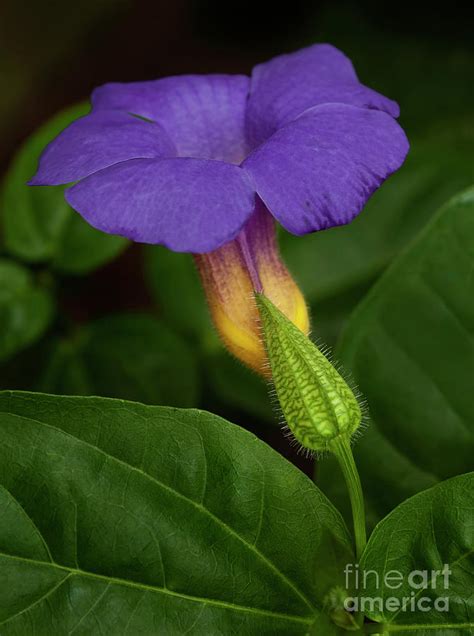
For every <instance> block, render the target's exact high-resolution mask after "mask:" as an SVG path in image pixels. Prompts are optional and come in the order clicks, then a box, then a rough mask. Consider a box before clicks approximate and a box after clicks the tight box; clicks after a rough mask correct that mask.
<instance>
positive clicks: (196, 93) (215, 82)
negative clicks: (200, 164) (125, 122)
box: [92, 75, 250, 164]
mask: <svg viewBox="0 0 474 636" xmlns="http://www.w3.org/2000/svg"><path fill="white" fill-rule="evenodd" d="M249 81H250V80H249V78H248V77H245V76H243V75H182V76H178V77H166V78H164V79H160V80H156V81H153V82H136V83H132V84H106V85H105V86H101V87H100V88H98V89H96V90H95V91H94V93H93V94H92V104H93V107H94V109H95V110H98V109H103V108H117V109H119V110H125V111H129V112H132V113H135V114H137V115H142V116H143V117H147V118H149V119H152V120H153V121H156V122H159V123H160V124H162V125H163V126H164V128H165V129H166V131H167V132H168V134H169V136H170V137H171V139H172V140H173V142H174V143H175V145H176V148H177V150H178V154H179V155H180V156H182V157H201V158H204V159H218V160H222V161H228V162H231V163H237V164H238V163H240V162H241V161H242V159H243V158H244V156H245V155H246V145H245V109H246V102H247V96H248V90H249Z"/></svg>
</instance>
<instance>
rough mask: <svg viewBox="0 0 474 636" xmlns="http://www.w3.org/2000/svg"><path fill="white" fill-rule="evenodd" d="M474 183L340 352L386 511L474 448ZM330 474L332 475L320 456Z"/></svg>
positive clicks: (387, 282) (370, 487)
mask: <svg viewBox="0 0 474 636" xmlns="http://www.w3.org/2000/svg"><path fill="white" fill-rule="evenodd" d="M473 271H474V189H470V190H468V191H467V192H465V193H463V194H461V195H459V196H458V197H456V198H455V199H453V200H452V201H451V202H450V203H448V204H447V205H446V206H445V207H443V208H442V209H441V211H440V213H439V214H438V215H437V216H436V218H434V219H433V220H432V222H431V223H430V224H429V225H428V226H427V227H426V228H425V230H424V231H423V232H422V233H421V234H420V235H419V236H418V237H417V238H416V240H415V241H414V242H413V243H412V244H411V245H410V247H409V248H408V249H407V250H406V251H405V252H404V253H403V254H402V255H400V257H399V258H398V259H397V260H396V262H394V263H393V265H392V267H391V268H390V269H389V270H388V271H387V272H386V274H385V275H384V276H383V277H382V278H381V279H380V280H379V282H378V283H377V284H376V285H375V286H374V288H373V289H372V291H371V293H370V294H369V295H368V296H367V298H366V299H365V301H364V302H363V303H362V304H361V305H360V306H359V308H358V310H357V311H356V313H355V314H354V316H353V318H352V320H351V321H350V324H349V327H348V329H347V330H346V332H345V334H344V337H343V339H342V343H341V347H340V351H339V358H340V359H342V362H343V364H344V366H345V367H346V368H347V369H349V370H350V371H351V372H352V374H353V376H354V379H355V381H356V383H357V384H358V385H359V388H360V390H361V392H362V394H363V395H364V396H365V397H366V398H367V401H368V405H369V410H370V414H371V419H372V423H371V426H370V427H369V428H368V430H367V431H366V432H365V434H364V435H363V437H362V439H361V440H360V441H359V443H358V444H357V445H356V446H355V449H354V450H355V455H356V461H357V464H358V467H359V470H360V472H361V478H362V482H363V485H364V492H365V493H366V496H367V498H368V500H369V504H370V505H371V508H372V509H373V510H374V511H375V512H376V514H377V516H378V517H379V518H380V517H381V516H383V515H384V514H386V513H387V512H388V511H389V510H391V509H392V508H393V507H395V506H396V505H397V504H398V503H400V502H401V501H403V500H404V499H406V498H407V497H408V496H411V495H413V494H415V493H416V492H418V491H420V490H423V489H425V488H428V487H429V486H432V485H434V484H436V483H437V482H438V481H440V480H444V479H446V478H449V477H452V476H454V475H457V474H461V473H465V472H468V471H469V470H471V469H472V465H473V464H472V458H473V456H474V418H473V417H472V414H473V413H474V392H473V390H472V378H473V377H474V338H473V335H474V276H473ZM321 474H322V482H321V483H322V484H323V487H324V488H325V489H327V490H328V491H330V490H331V486H332V484H333V482H334V481H337V478H335V476H334V473H333V466H332V463H331V462H323V463H322V464H321Z"/></svg>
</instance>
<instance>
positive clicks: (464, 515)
mask: <svg viewBox="0 0 474 636" xmlns="http://www.w3.org/2000/svg"><path fill="white" fill-rule="evenodd" d="M473 519H474V473H470V474H468V475H462V476H460V477H454V478H452V479H450V480H448V481H446V482H443V483H441V484H438V485H437V486H435V487H434V488H430V489H429V490H426V491H424V492H422V493H419V494H418V495H415V496H414V497H412V498H411V499H409V500H408V501H405V502H404V503H402V504H401V505H400V506H399V507H398V508H396V509H395V510H394V511H393V512H392V513H391V514H390V515H389V516H388V517H386V518H385V519H383V521H381V522H380V524H379V525H378V526H377V527H376V529H375V530H374V533H373V534H372V536H371V537H370V540H369V542H368V544H367V548H366V550H365V552H364V555H363V557H362V560H361V564H360V574H361V576H360V580H359V590H358V593H357V596H359V597H366V598H368V599H376V604H375V605H374V607H372V608H370V605H369V604H368V605H367V606H366V608H367V615H368V616H369V617H370V618H371V619H373V620H375V621H377V622H382V623H384V632H383V633H384V634H389V633H392V631H393V632H396V633H403V634H409V633H413V632H414V630H417V631H416V632H415V633H416V634H420V635H421V634H427V635H429V634H439V635H440V636H441V634H443V635H444V634H446V636H449V634H453V636H454V635H458V636H461V635H464V634H465V636H469V635H470V634H472V633H473V631H474V596H473V594H472V591H473V590H474V532H473V525H472V522H473ZM363 572H365V573H366V576H365V577H363V576H362V573H363ZM374 572H375V573H376V575H374ZM433 572H438V574H435V575H433ZM412 598H413V599H414V600H413V601H412ZM389 599H390V600H389ZM392 599H395V600H392ZM445 599H446V600H445ZM420 601H421V609H420V607H419V606H418V603H420ZM359 602H361V599H360V598H359ZM413 606H414V607H413ZM423 608H425V609H423ZM404 627H406V628H407V629H406V630H404V629H403V628H404ZM418 630H419V631H418Z"/></svg>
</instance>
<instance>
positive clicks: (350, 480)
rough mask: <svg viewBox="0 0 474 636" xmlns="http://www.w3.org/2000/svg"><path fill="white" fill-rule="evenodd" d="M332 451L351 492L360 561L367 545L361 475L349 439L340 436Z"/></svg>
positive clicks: (357, 552)
mask: <svg viewBox="0 0 474 636" xmlns="http://www.w3.org/2000/svg"><path fill="white" fill-rule="evenodd" d="M331 450H332V451H333V453H334V454H335V456H336V457H337V460H338V462H339V465H340V467H341V470H342V473H343V475H344V479H345V480H346V485H347V489H348V491H349V497H350V500H351V507H352V519H353V523H354V538H355V547H356V558H357V560H358V561H359V560H360V557H361V556H362V552H363V551H364V548H365V545H366V543H367V533H366V528H365V509H364V497H363V495H362V486H361V483H360V478H359V473H358V471H357V467H356V465H355V462H354V456H353V455H352V449H351V445H350V441H349V439H348V438H347V437H343V436H339V437H336V438H335V439H334V440H332V441H331Z"/></svg>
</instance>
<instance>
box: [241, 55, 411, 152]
mask: <svg viewBox="0 0 474 636" xmlns="http://www.w3.org/2000/svg"><path fill="white" fill-rule="evenodd" d="M332 102H337V103H344V104H352V105H353V106H360V107H364V108H375V109H377V110H383V111H385V112H387V113H389V114H390V115H392V117H398V115H399V112H400V111H399V108H398V105H397V104H396V102H394V101H392V100H390V99H388V98H387V97H384V96H383V95H380V94H379V93H377V92H376V91H373V90H372V89H370V88H367V87H366V86H364V85H363V84H361V83H360V82H359V80H358V79H357V75H356V72H355V70H354V67H353V66H352V63H351V61H350V60H349V58H347V57H346V56H345V55H344V54H343V53H342V52H341V51H339V50H338V49H336V48H335V47H333V46H331V45H330V44H315V45H313V46H309V47H307V48H305V49H301V50H300V51H296V52H294V53H290V54H287V55H279V56H278V57H275V58H273V59H272V60H269V61H268V62H265V63H263V64H259V65H258V66H256V67H255V68H254V69H253V72H252V79H251V85H250V97H249V103H248V112H247V135H248V138H249V141H250V142H251V143H252V145H253V146H255V145H258V144H260V143H262V142H263V141H265V139H267V138H268V137H269V136H270V135H272V134H273V133H274V132H275V131H276V130H277V129H278V128H280V127H281V126H283V125H284V124H287V123H289V122H290V121H292V120H293V119H295V118H296V117H297V116H298V115H300V114H301V113H303V112H304V111H305V110H306V109H308V108H311V107H313V106H317V105H318V104H327V103H332Z"/></svg>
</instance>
